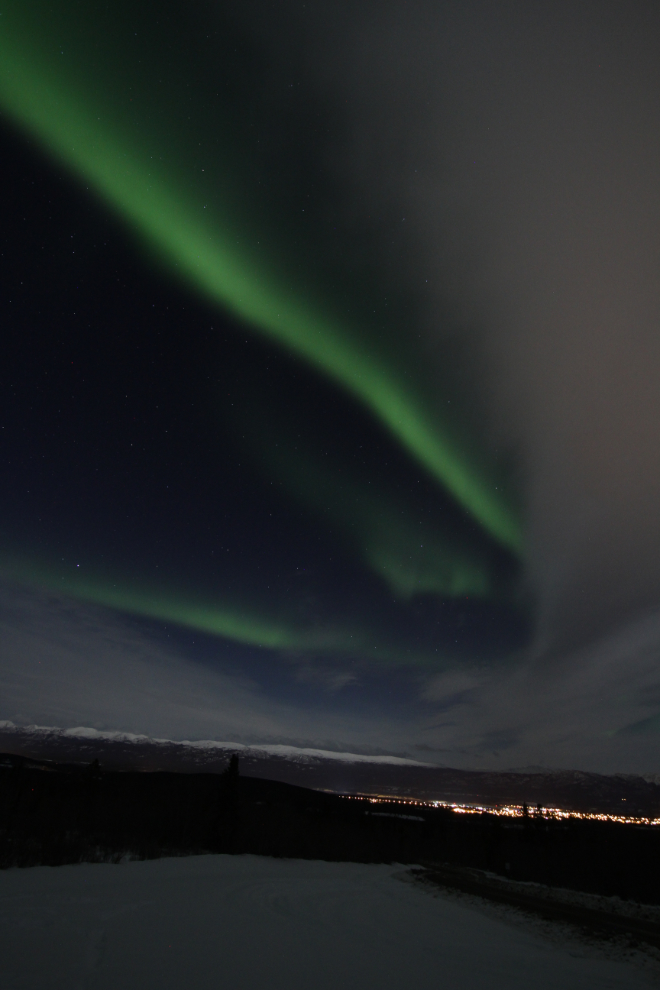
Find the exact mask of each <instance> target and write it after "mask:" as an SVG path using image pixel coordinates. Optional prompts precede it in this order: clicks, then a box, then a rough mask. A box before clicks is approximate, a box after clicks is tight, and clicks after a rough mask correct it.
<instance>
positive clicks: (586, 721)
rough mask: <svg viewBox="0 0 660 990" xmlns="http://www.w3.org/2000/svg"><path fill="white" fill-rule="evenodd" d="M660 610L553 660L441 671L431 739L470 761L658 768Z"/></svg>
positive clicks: (430, 695)
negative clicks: (500, 667)
mask: <svg viewBox="0 0 660 990" xmlns="http://www.w3.org/2000/svg"><path fill="white" fill-rule="evenodd" d="M659 660H660V615H659V614H657V613H653V614H650V615H647V616H645V617H644V618H642V619H638V620H635V621H634V622H631V623H629V624H627V625H623V626H620V627H619V628H618V629H617V630H616V631H615V632H614V633H611V634H607V635H604V636H603V637H601V638H599V639H597V640H595V641H594V642H592V643H590V644H589V645H588V646H585V647H582V648H580V649H577V650H574V651H572V652H568V653H566V654H565V655H563V656H562V657H561V659H558V658H557V659H555V661H554V662H553V663H552V664H549V663H547V661H546V660H544V659H537V660H536V661H532V660H530V659H529V657H528V656H525V657H522V658H520V660H519V661H518V662H517V663H516V664H513V665H511V666H510V667H509V668H508V669H507V670H503V671H501V672H499V673H496V672H494V671H493V670H483V671H481V672H480V671H478V670H477V671H474V672H473V673H471V674H469V675H467V676H462V675H449V676H447V677H444V676H443V677H440V678H432V679H430V680H429V681H428V682H427V683H426V684H425V686H424V688H423V697H424V698H425V699H426V700H429V701H433V702H435V701H438V702H440V708H439V718H438V719H436V720H435V721H433V722H431V721H429V724H428V727H427V729H426V731H425V733H424V747H425V748H426V747H429V748H430V749H431V750H432V751H434V752H437V753H441V754H442V757H443V759H444V760H445V761H446V762H448V763H452V764H453V765H460V766H483V767H491V768H500V769H504V768H505V767H510V766H524V765H530V764H535V765H545V766H548V767H558V768H565V769H570V768H575V767H577V768H580V769H584V770H593V771H596V772H603V773H616V772H630V773H641V772H653V771H655V770H656V768H657V766H658V755H657V754H658V733H660V663H659Z"/></svg>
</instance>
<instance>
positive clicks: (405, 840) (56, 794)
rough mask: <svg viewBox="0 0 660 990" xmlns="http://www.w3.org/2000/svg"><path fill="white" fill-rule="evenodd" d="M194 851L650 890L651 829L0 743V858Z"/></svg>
mask: <svg viewBox="0 0 660 990" xmlns="http://www.w3.org/2000/svg"><path fill="white" fill-rule="evenodd" d="M202 852H222V853H237V854H240V853H254V854H258V855H264V856H278V857H290V858H302V859H324V860H334V861H352V862H362V863H392V862H399V863H405V864H428V865H430V864H434V863H436V864H437V863H445V864H451V865H454V866H461V867H474V868H477V869H480V870H488V871H490V872H493V873H497V874H499V875H501V876H504V877H509V878H511V879H513V880H528V881H536V882H538V883H543V884H549V885H552V886H557V887H568V888H572V889H574V890H581V891H586V892H591V893H598V894H605V895H613V894H615V895H618V896H620V897H622V898H626V899H634V900H638V901H641V902H645V903H649V904H658V903H660V828H656V827H654V826H643V825H624V824H619V823H615V822H595V821H584V820H576V819H569V820H558V819H552V818H549V817H546V816H545V815H544V814H543V812H542V810H540V809H539V810H538V811H536V810H535V811H533V812H532V813H530V814H528V815H526V816H525V817H524V818H522V819H520V818H518V819H506V818H503V817H500V816H496V815H493V814H475V815H457V814H455V813H454V812H452V811H451V810H450V809H446V808H427V807H421V806H411V805H398V804H394V803H370V802H368V801H364V800H357V799H353V800H351V799H349V798H347V797H343V796H340V795H337V794H329V793H324V792H321V791H314V790H310V789H307V788H304V787H297V786H294V785H292V784H284V783H278V782H276V781H271V780H261V779H258V778H255V777H245V776H240V775H239V772H238V757H236V756H234V757H232V758H231V761H230V764H229V766H228V767H227V769H226V771H225V772H224V773H222V774H206V773H195V774H181V773H169V772H146V773H145V772H120V771H111V772H107V771H104V770H103V769H102V768H101V767H100V766H99V764H98V762H96V761H95V762H94V763H92V764H91V765H89V766H87V767H80V766H75V765H70V766H67V765H61V764H50V765H47V764H43V763H37V762H36V761H30V760H27V759H25V758H23V757H16V756H12V755H4V756H3V755H0V866H1V867H3V868H7V867H15V866H34V865H39V864H43V865H52V866H56V865H61V864H65V863H77V862H82V861H85V862H113V861H115V862H117V861H119V860H121V859H122V858H124V857H131V858H139V859H152V858H157V857H160V856H171V855H190V854H194V853H202Z"/></svg>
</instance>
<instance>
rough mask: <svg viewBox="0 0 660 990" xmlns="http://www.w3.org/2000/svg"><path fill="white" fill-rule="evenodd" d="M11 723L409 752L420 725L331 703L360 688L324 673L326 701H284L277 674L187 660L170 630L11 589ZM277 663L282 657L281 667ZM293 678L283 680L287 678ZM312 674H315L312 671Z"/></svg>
mask: <svg viewBox="0 0 660 990" xmlns="http://www.w3.org/2000/svg"><path fill="white" fill-rule="evenodd" d="M0 638H1V641H2V649H1V650H0V698H1V699H2V702H1V704H0V718H2V719H5V720H8V721H12V722H14V723H16V724H17V725H28V724H37V725H54V726H57V727H59V728H63V729H70V728H75V727H76V726H81V725H82V726H86V727H88V728H90V729H95V730H98V731H115V732H117V731H119V732H129V733H137V734H145V735H148V736H151V737H166V738H172V739H183V738H188V739H195V738H197V739H213V738H215V739H231V740H234V741H238V742H245V743H271V744H294V745H297V746H301V745H302V746H305V745H307V746H312V747H317V748H318V747H319V746H320V747H321V748H325V749H341V750H356V749H357V751H358V752H359V750H360V749H365V748H366V749H367V750H369V749H370V748H373V747H374V746H375V747H377V748H378V747H379V748H380V750H381V751H382V750H383V747H385V748H386V749H388V750H390V751H394V752H395V753H396V752H401V751H402V750H405V749H406V748H407V745H406V742H405V740H406V739H407V737H408V735H409V724H405V723H403V722H402V721H401V720H400V719H399V720H397V719H396V718H391V717H389V716H387V715H384V714H383V713H382V711H378V710H375V711H374V713H373V716H371V717H369V716H363V715H355V714H351V713H350V712H346V713H344V712H343V711H342V708H341V704H337V705H335V706H334V707H333V706H330V707H328V705H327V704H326V703H325V698H326V697H327V696H328V691H329V690H330V691H331V692H337V691H339V690H340V689H341V687H342V686H345V685H346V684H347V683H349V680H350V679H347V678H343V679H342V677H341V674H340V673H336V674H334V675H333V672H332V671H321V672H320V673H319V676H318V677H317V678H316V679H314V681H313V686H316V687H318V688H319V694H320V695H322V696H323V697H322V698H321V703H319V704H318V705H314V704H313V703H310V702H309V699H305V700H301V701H300V702H299V703H296V702H295V701H292V702H285V701H282V700H280V698H279V697H277V696H276V692H274V691H273V690H272V687H269V686H268V683H271V684H272V675H270V676H269V679H268V683H266V682H265V681H264V680H263V678H262V679H261V680H260V679H259V675H258V669H259V668H258V666H255V669H254V671H253V672H252V673H245V674H236V673H235V667H236V665H235V664H234V665H233V667H232V670H230V671H228V670H226V669H224V670H223V661H222V659H221V654H220V650H219V651H218V659H217V662H215V663H208V662H207V663H204V664H202V663H200V662H197V661H195V660H192V659H190V658H189V657H187V656H186V653H185V649H184V648H183V647H179V646H176V645H175V644H174V642H172V645H170V644H169V643H168V642H167V637H166V634H165V633H164V632H163V631H162V629H157V630H154V628H151V627H147V626H141V625H140V624H139V623H138V622H136V621H135V620H131V619H130V618H128V617H126V616H124V615H122V614H121V613H115V612H113V611H111V610H109V609H104V608H101V607H99V606H95V605H90V604H88V603H81V602H78V601H75V600H74V599H71V598H68V597H67V596H65V595H58V594H53V593H52V592H50V591H44V590H40V589H38V588H31V587H28V586H21V585H16V584H10V583H8V582H6V581H5V582H4V583H2V584H0ZM276 662H277V661H276V660H275V659H273V663H276ZM279 674H280V676H283V671H280V672H279ZM301 677H303V679H304V677H305V672H304V668H303V671H302V673H301Z"/></svg>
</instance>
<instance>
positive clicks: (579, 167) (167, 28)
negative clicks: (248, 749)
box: [0, 0, 660, 771]
mask: <svg viewBox="0 0 660 990" xmlns="http://www.w3.org/2000/svg"><path fill="white" fill-rule="evenodd" d="M658 50H660V11H659V10H658V9H657V5H656V4H654V3H646V2H631V0H627V2H625V3H619V2H599V3H597V4H590V3H584V4H581V5H579V8H578V9H577V10H575V9H573V5H567V4H563V3H551V2H543V3H541V2H538V3H537V2H525V3H520V2H511V3H497V4H495V3H486V2H476V0H474V2H467V3H459V2H458V0H455V2H454V0H447V2H443V3H430V2H422V0H420V2H415V3H403V2H397V3H388V2H387V0H385V2H380V3H370V2H366V0H365V2H362V3H355V2H353V3H344V2H341V0H333V2H312V3H305V4H302V3H298V2H296V3H294V2H289V0H281V2H277V3H269V2H266V0H243V2H241V3H233V2H227V3H222V2H218V3H210V2H201V0H196V2H194V3H187V4H182V3H178V2H176V3H175V2H160V3H158V4H152V3H147V2H140V0H131V3H128V2H124V0H119V2H116V3H113V4H110V5H108V4H105V3H98V2H85V3H78V2H72V0H67V2H62V3H57V4H54V3H48V2H43V3H42V2H38V3H34V4H25V3H21V2H13V0H12V2H8V3H6V4H5V5H4V6H3V7H2V10H1V12H0V162H1V166H0V168H1V170H2V192H1V194H0V204H1V207H0V208H1V210H2V213H1V222H0V254H1V257H0V272H1V276H0V277H1V295H0V307H1V309H0V327H1V328H2V330H1V338H2V360H1V361H0V375H1V376H2V390H1V397H2V405H1V407H0V437H1V438H0V458H1V465H2V467H1V471H0V500H1V506H2V512H1V513H0V635H1V637H2V640H1V644H2V646H1V654H0V719H5V720H11V721H12V722H14V724H16V725H28V724H37V725H49V726H58V727H60V728H72V727H76V726H84V727H88V728H95V729H97V730H101V731H121V732H132V733H145V734H148V735H151V736H157V737H162V738H172V739H183V738H188V739H217V740H224V741H226V740H230V741H232V740H233V741H237V742H243V743H266V742H269V743H274V742H275V743H277V742H279V743H287V744H290V745H299V746H314V747H319V748H324V749H329V750H344V751H350V752H357V753H366V754H369V753H374V754H377V753H380V754H382V753H391V754H396V755H407V756H409V757H412V758H414V759H417V760H420V759H421V760H426V761H429V762H436V763H440V764H444V765H452V766H463V767H501V768H510V767H518V766H527V765H545V766H548V767H578V768H583V769H594V770H605V771H655V770H660V762H659V760H658V757H657V756H656V754H657V746H658V741H659V738H658V732H659V731H660V667H659V660H660V615H658V605H659V604H660V508H659V507H660V456H659V455H660V449H659V447H660V444H659V440H660V389H659V388H658V380H659V376H660V275H659V273H660V70H659V68H658V58H657V53H658Z"/></svg>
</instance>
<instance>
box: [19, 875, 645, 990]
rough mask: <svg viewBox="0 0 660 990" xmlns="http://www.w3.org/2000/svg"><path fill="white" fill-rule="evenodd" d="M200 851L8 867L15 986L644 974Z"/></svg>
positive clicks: (456, 904) (294, 988)
mask: <svg viewBox="0 0 660 990" xmlns="http://www.w3.org/2000/svg"><path fill="white" fill-rule="evenodd" d="M402 873H403V868H401V867H398V868H396V867H388V866H363V865H360V864H355V863H322V862H309V861H304V860H274V859H263V858H259V857H256V856H195V857H188V858H183V859H161V860H155V861H151V862H132V863H123V864H121V865H119V866H111V865H91V864H83V865H80V866H63V867H58V868H55V869H52V868H49V867H37V868H33V869H26V870H9V871H4V872H2V873H0V987H2V990H19V988H20V990H60V988H61V990H133V988H135V990H151V988H153V990H207V988H208V990H211V988H213V990H225V988H226V990H340V988H341V990H352V988H356V990H357V988H360V990H371V988H374V990H390V988H391V990H394V988H396V990H404V988H406V990H407V988H410V990H427V988H429V990H430V988H433V990H442V988H450V987H451V988H452V990H473V988H474V990H484V988H489V990H493V988H500V987H502V988H506V990H518V988H520V990H522V988H523V987H525V988H528V987H529V986H533V987H534V990H551V988H552V990H574V988H575V990H577V988H580V990H594V988H598V990H610V988H617V990H618V988H624V987H625V988H634V987H648V986H649V985H650V983H649V979H650V977H649V976H645V975H644V973H643V972H642V971H641V970H640V969H638V968H635V967H633V966H632V965H630V964H628V963H626V962H623V961H620V960H619V961H617V960H612V959H606V958H604V957H599V956H598V955H597V954H596V953H594V952H589V951H587V950H584V951H582V950H581V949H580V948H579V946H576V943H570V944H567V945H566V946H565V947H562V946H561V945H559V944H556V943H553V942H551V941H548V940H545V939H544V938H542V937H541V936H540V935H537V934H535V933H534V931H533V930H532V929H531V928H526V927H525V926H524V925H521V926H517V925H515V924H512V923H511V922H510V921H507V920H506V919H504V918H498V917H496V916H494V915H490V916H489V914H488V913H487V912H482V911H480V910H477V909H475V907H474V906H472V905H471V904H470V903H469V902H465V903H461V901H460V900H456V899H454V898H451V897H442V896H440V897H433V896H431V894H430V893H427V892H425V891H424V890H421V889H419V888H418V887H417V886H415V885H413V884H410V883H402V882H401V880H400V879H399V877H400V876H401V874H402Z"/></svg>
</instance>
